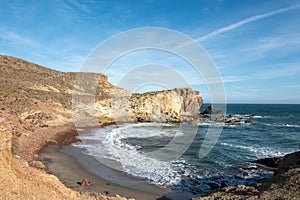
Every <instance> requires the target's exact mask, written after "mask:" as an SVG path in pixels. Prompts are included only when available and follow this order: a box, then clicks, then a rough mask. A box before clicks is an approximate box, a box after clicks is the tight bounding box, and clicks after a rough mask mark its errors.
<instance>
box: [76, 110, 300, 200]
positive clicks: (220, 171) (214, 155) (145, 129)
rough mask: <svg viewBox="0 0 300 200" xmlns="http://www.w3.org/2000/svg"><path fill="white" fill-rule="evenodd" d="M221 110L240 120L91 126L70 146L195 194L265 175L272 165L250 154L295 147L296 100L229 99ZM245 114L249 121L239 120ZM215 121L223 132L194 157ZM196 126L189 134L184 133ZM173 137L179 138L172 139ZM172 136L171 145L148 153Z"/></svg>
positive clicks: (299, 116)
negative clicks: (206, 150)
mask: <svg viewBox="0 0 300 200" xmlns="http://www.w3.org/2000/svg"><path fill="white" fill-rule="evenodd" d="M206 106H207V105H202V107H201V108H200V110H204V109H205V107H206ZM226 114H227V115H231V118H233V119H235V120H237V121H241V123H238V124H233V125H226V124H222V123H214V122H209V121H208V122H205V123H199V124H197V125H191V124H185V123H183V124H173V123H135V124H130V123H128V124H117V125H112V126H107V127H104V128H94V129H91V130H90V131H89V133H87V134H83V135H80V136H79V138H80V139H81V140H82V142H80V143H76V144H74V146H75V147H77V148H79V149H81V150H82V151H83V152H84V153H86V154H89V155H91V156H93V157H95V158H96V159H97V160H98V161H99V162H101V163H103V164H105V165H107V166H109V167H112V168H114V169H116V170H120V171H123V172H125V173H126V174H128V175H130V176H135V177H138V178H141V179H142V180H144V181H145V182H148V183H149V184H154V185H157V186H159V187H162V188H168V189H170V190H174V191H178V192H180V191H182V192H183V191H184V192H189V193H191V194H193V195H198V196H201V195H205V194H207V193H208V192H210V191H212V190H215V189H218V188H221V187H224V186H230V185H237V184H252V183H257V182H259V181H261V180H263V179H265V178H269V177H271V176H272V174H273V172H272V170H271V169H269V168H267V167H264V166H262V165H259V164H256V163H255V162H254V161H255V160H257V159H262V158H267V157H277V156H283V155H285V154H288V153H292V152H295V151H299V150H300V105H282V104H280V105H275V104H228V105H227V113H226ZM245 120H248V123H243V122H244V121H245ZM214 127H216V128H218V130H220V127H222V129H221V131H222V132H221V134H220V136H219V137H218V138H216V139H217V140H216V144H215V145H214V146H213V148H212V149H211V151H210V152H209V153H208V154H207V155H206V156H205V157H203V158H199V150H200V148H201V146H202V145H203V141H204V139H205V137H206V136H207V131H208V130H209V128H210V129H211V130H213V129H214ZM195 130H196V132H195V134H194V135H193V137H192V140H190V139H185V137H184V136H185V135H189V134H191V132H194V131H195ZM192 134H193V133H192ZM177 137H179V138H180V140H175V141H176V142H173V141H174V138H177ZM172 142H173V143H174V144H173V146H172V148H173V149H172V148H169V149H168V150H167V151H164V152H163V153H161V154H155V153H153V154H152V152H159V150H160V149H163V148H164V147H166V146H167V145H168V144H170V143H172ZM155 155H156V156H155ZM157 155H158V156H157ZM162 155H163V156H164V158H165V159H161V158H162ZM178 155H179V156H178Z"/></svg>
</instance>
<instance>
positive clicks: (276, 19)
mask: <svg viewBox="0 0 300 200" xmlns="http://www.w3.org/2000/svg"><path fill="white" fill-rule="evenodd" d="M0 5H1V7H0V54H3V55H9V56H14V57H18V58H22V59H24V60H28V61H31V62H34V63H36V64H40V65H42V66H46V67H49V68H52V69H56V70H60V71H65V72H68V71H82V65H83V64H84V63H85V61H86V59H87V58H88V56H89V55H91V52H92V51H93V50H95V49H96V48H97V47H99V45H101V44H102V43H103V42H105V41H107V40H109V39H110V38H112V37H113V36H114V35H116V34H119V33H122V32H124V31H129V30H132V29H137V28H144V27H157V28H163V29H167V30H173V31H176V32H178V33H180V34H184V35H186V36H187V37H188V38H191V39H192V40H193V41H194V42H196V43H197V44H198V45H199V46H201V47H202V48H203V51H204V52H206V54H207V56H208V57H209V58H210V59H211V61H212V62H213V63H214V67H215V68H216V70H217V71H218V73H219V75H220V77H221V79H222V83H223V86H224V88H225V94H226V98H227V102H228V103H297V104H298V103H300V26H299V24H300V0H289V1H286V0H276V1H274V0H265V1H261V0H243V1H236V0H194V1H191V0H186V1H181V0H144V1H143V0H140V1H135V0H129V1H126V0H124V1H121V0H120V1H113V0H111V1H97V0H89V1H79V0H51V1H50V0H49V1H47V0H45V1H38V0H36V1H34V0H32V1H26V3H24V1H21V0H19V1H16V0H11V1H3V0H0ZM145 40H147V38H146V37H145ZM124 43H126V41H124ZM113 48H114V46H112V49H113ZM151 63H152V64H154V68H153V69H156V70H155V71H153V70H147V69H152V68H151V67H149V65H150V64H151ZM159 66H160V67H161V68H160V67H159ZM164 66H167V68H169V69H171V71H172V70H173V71H174V73H175V72H176V73H175V74H179V75H180V76H181V78H182V79H184V80H185V81H186V83H187V85H189V86H190V87H192V88H193V89H195V90H200V95H201V96H202V97H203V99H204V102H210V99H211V94H210V90H209V88H208V86H207V84H206V82H205V77H204V78H203V77H201V76H200V75H199V74H197V73H196V72H195V71H194V69H193V66H191V64H189V63H188V62H186V60H183V59H182V58H180V57H178V56H176V55H174V54H172V53H170V52H164V51H160V50H157V49H141V50H139V51H135V52H131V53H129V54H126V55H124V56H122V57H120V58H119V59H117V60H115V61H114V62H113V63H112V64H111V65H110V66H109V67H108V68H107V70H106V71H104V73H105V74H107V75H108V79H109V81H111V82H112V83H113V84H116V85H120V83H121V82H124V81H123V80H124V79H125V78H127V79H128V76H127V75H128V74H130V73H132V72H133V71H134V70H135V69H143V71H142V72H143V73H144V74H152V75H153V76H156V77H159V76H160V74H161V73H160V70H159V69H163V68H164ZM171 71H170V73H172V72H171ZM134 72H135V73H133V74H134V75H135V76H136V77H133V76H131V77H132V78H133V79H128V80H131V82H134V83H135V82H138V81H136V80H135V78H137V77H139V75H140V74H141V71H134ZM166 73H168V72H166ZM176 76H177V75H176ZM141 77H142V75H141V76H140V79H143V78H141ZM170 77H175V76H170ZM170 77H169V79H170ZM129 78H130V76H129ZM161 78H162V79H164V78H165V79H167V78H166V77H161ZM174 82H175V84H174V85H175V86H176V81H174ZM121 86H122V85H121ZM165 88H166V86H165V85H164V84H161V83H159V82H158V81H156V82H155V81H153V82H151V83H150V82H149V83H146V82H145V83H143V84H142V83H140V85H139V87H135V88H134V89H133V92H144V91H147V90H153V89H154V90H155V89H165Z"/></svg>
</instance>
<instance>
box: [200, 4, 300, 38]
mask: <svg viewBox="0 0 300 200" xmlns="http://www.w3.org/2000/svg"><path fill="white" fill-rule="evenodd" d="M299 8H300V4H297V5H294V6H290V7H287V8H282V9H278V10H274V11H272V12H268V13H264V14H259V15H255V16H252V17H249V18H246V19H244V20H241V21H238V22H236V23H233V24H231V25H229V26H225V27H222V28H220V29H217V30H215V31H213V32H211V33H209V34H206V35H204V36H201V37H198V38H196V39H195V41H197V42H201V41H204V40H207V39H209V38H212V37H214V36H217V35H221V34H223V33H226V32H229V31H232V30H235V29H236V28H239V27H241V26H243V25H246V24H249V23H251V22H255V21H258V20H261V19H264V18H267V17H271V16H273V15H277V14H280V13H284V12H288V11H291V10H295V9H299Z"/></svg>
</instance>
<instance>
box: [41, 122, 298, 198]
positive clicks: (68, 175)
mask: <svg viewBox="0 0 300 200" xmlns="http://www.w3.org/2000/svg"><path fill="white" fill-rule="evenodd" d="M108 125H110V124H108ZM95 127H97V126H94V127H89V128H86V129H82V130H78V131H77V130H76V129H75V128H74V126H73V127H72V128H70V126H69V125H66V126H61V127H60V128H61V129H63V130H65V129H68V130H72V132H71V133H72V134H71V136H70V134H69V133H70V131H57V130H59V128H58V127H55V128H48V129H44V130H40V131H46V132H51V130H56V131H54V132H52V134H51V135H52V136H54V137H58V138H60V139H59V140H58V141H57V144H53V143H47V144H46V145H42V146H40V147H41V148H40V150H39V151H38V152H39V157H38V158H37V160H39V161H42V163H43V164H45V165H46V172H47V173H48V174H52V175H54V176H56V177H57V178H58V179H59V180H60V181H61V182H62V183H63V184H64V185H65V186H66V187H67V188H70V189H72V190H73V191H79V192H88V193H90V194H93V193H101V194H103V195H107V196H111V197H116V196H117V197H120V196H122V197H125V198H128V199H136V200H185V199H196V200H199V199H214V198H215V197H217V198H220V197H228V196H232V195H233V196H234V197H236V198H237V199H243V198H244V197H247V198H248V197H249V198H250V197H251V198H252V197H253V198H254V199H257V198H258V199H259V198H260V195H261V194H265V193H268V191H271V190H272V188H270V185H273V184H274V185H276V186H279V185H280V183H279V182H278V177H277V175H276V171H278V170H279V169H280V171H281V168H280V167H278V166H275V167H274V170H275V174H274V176H272V177H271V178H269V179H266V180H264V181H263V182H262V183H258V184H257V185H253V186H245V185H237V186H229V187H225V188H222V189H220V190H217V191H215V192H213V191H212V192H211V193H209V194H207V195H204V196H201V197H199V196H198V197H197V196H194V195H192V194H191V193H184V192H179V191H177V192H176V191H171V190H167V189H163V188H159V187H158V186H154V185H152V186H153V187H152V186H150V188H151V189H149V188H148V189H146V190H145V189H143V188H141V187H143V184H144V185H147V186H146V187H149V185H151V184H150V183H147V184H146V182H145V181H143V180H141V179H139V181H142V183H143V184H142V185H139V184H137V185H135V186H137V187H135V186H134V184H133V185H131V184H130V182H132V181H137V179H138V178H136V177H131V176H130V175H127V174H126V175H124V173H122V172H120V171H116V170H112V169H110V168H109V169H107V168H108V167H106V166H105V167H103V166H100V168H101V170H100V173H99V170H98V169H97V172H96V173H95V171H93V167H90V166H93V165H94V163H95V162H97V163H98V164H100V165H101V163H100V162H98V161H95V160H96V159H95V158H93V157H92V156H89V155H86V154H84V153H83V152H80V153H79V152H76V151H75V154H74V151H73V152H72V151H69V150H70V148H71V149H72V148H73V150H74V149H77V148H76V147H72V146H71V144H72V143H74V142H76V141H80V140H78V139H77V136H78V135H80V134H84V133H86V132H88V130H90V129H93V128H95ZM103 127H104V126H101V128H103ZM74 131H75V132H76V134H74ZM48 139H49V138H48ZM66 141H73V142H66ZM68 151H69V152H68ZM77 151H79V149H77ZM294 154H295V155H296V154H297V155H299V152H294V153H292V155H294ZM286 156H289V154H287V155H286ZM286 156H284V158H285V157H286ZM93 159H94V161H93ZM273 159H277V158H267V159H266V161H267V163H268V162H269V161H270V160H273ZM263 160H264V159H263ZM299 160H300V158H299V157H298V158H297V159H296V160H295V161H296V162H299ZM90 162H92V163H93V164H92V165H89V163H90ZM258 162H259V161H258ZM281 162H282V163H286V161H285V159H283V157H282V158H281V160H280V162H278V163H279V166H280V165H281ZM278 163H277V164H276V165H278ZM264 165H266V166H267V165H268V164H266V163H265V164H264ZM285 165H286V164H285ZM289 166H292V165H289ZM277 167H278V168H277ZM298 169H299V168H298ZM94 170H95V169H94ZM285 171H286V170H285ZM110 176H111V177H110ZM285 176H286V175H285ZM112 177H114V178H115V177H117V179H115V180H114V178H113V179H111V178H112ZM120 177H122V178H125V180H123V181H122V180H121V181H120ZM85 178H86V179H88V180H89V181H91V182H92V184H93V186H90V187H84V188H81V186H80V185H79V184H78V183H77V182H80V181H81V180H83V179H85ZM116 180H117V181H116ZM128 181H129V182H128ZM242 191H243V192H245V194H242V193H243V192H242ZM241 192H242V193H241ZM246 193H247V195H246ZM281 194H282V195H284V193H281ZM244 195H245V196H244ZM257 195H258V196H257ZM221 199H222V198H221Z"/></svg>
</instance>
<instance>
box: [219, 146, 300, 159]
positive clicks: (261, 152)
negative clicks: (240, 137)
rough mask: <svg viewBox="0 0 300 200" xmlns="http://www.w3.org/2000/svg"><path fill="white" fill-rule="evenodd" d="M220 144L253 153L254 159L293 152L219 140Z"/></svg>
mask: <svg viewBox="0 0 300 200" xmlns="http://www.w3.org/2000/svg"><path fill="white" fill-rule="evenodd" d="M220 144H221V145H223V146H229V147H233V148H239V149H244V150H247V151H248V152H251V154H250V155H254V156H255V157H256V159H261V158H268V157H278V156H284V155H285V154H288V153H292V152H294V151H288V150H275V149H273V148H268V147H257V146H244V145H237V144H230V143H226V142H221V143H220ZM250 159H251V158H250Z"/></svg>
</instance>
